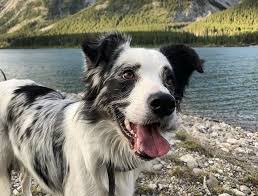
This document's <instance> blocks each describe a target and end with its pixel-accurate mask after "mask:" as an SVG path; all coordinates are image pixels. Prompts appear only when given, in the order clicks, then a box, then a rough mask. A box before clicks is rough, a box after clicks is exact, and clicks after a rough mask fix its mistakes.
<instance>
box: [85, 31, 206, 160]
mask: <svg viewBox="0 0 258 196" xmlns="http://www.w3.org/2000/svg"><path fill="white" fill-rule="evenodd" d="M82 49H83V52H84V54H85V57H86V67H87V70H86V73H85V75H86V77H85V83H86V87H87V89H86V94H85V97H84V99H85V101H86V103H87V104H86V105H87V111H88V112H90V115H88V120H92V121H98V120H103V119H110V120H111V121H113V122H115V124H116V126H117V130H116V131H118V132H119V134H121V138H122V139H125V138H126V140H127V143H128V146H130V148H131V152H132V153H133V154H135V155H137V156H138V157H140V158H143V159H153V158H156V157H160V156H163V155H165V154H166V153H167V152H168V151H169V149H170V145H169V143H168V142H167V140H166V139H165V138H164V137H163V136H162V132H164V131H166V130H170V129H171V128H172V127H173V126H174V122H175V118H176V106H177V103H178V101H180V100H181V99H182V96H183V92H184V89H185V86H186V85H187V83H188V80H189V77H190V75H191V74H192V72H193V71H194V70H197V71H199V72H202V62H201V60H200V59H199V57H198V55H197V54H196V52H195V51H194V50H193V49H191V48H189V47H186V46H165V47H162V48H161V49H160V50H154V49H144V48H132V47H130V39H128V38H127V37H125V36H123V35H121V34H118V33H113V34H109V35H106V36H105V37H103V38H101V39H97V40H94V39H87V40H86V41H85V42H84V43H83V45H82Z"/></svg>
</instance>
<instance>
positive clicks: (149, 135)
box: [117, 111, 170, 160]
mask: <svg viewBox="0 0 258 196" xmlns="http://www.w3.org/2000/svg"><path fill="white" fill-rule="evenodd" d="M118 112H119V111H118ZM117 119H119V120H118V122H119V125H120V128H121V130H122V133H123V134H124V135H125V137H126V138H127V139H128V140H129V143H130V146H131V149H132V150H133V151H134V152H135V154H136V155H137V156H139V157H140V158H142V159H145V160H151V159H154V158H157V157H161V156H164V155H166V154H167V153H168V151H169V150H170V144H169V143H168V141H167V140H166V139H165V138H164V137H162V135H161V134H160V124H159V123H151V124H145V125H142V124H136V123H132V122H130V121H129V120H128V119H126V118H125V117H124V115H122V114H121V112H119V118H117Z"/></svg>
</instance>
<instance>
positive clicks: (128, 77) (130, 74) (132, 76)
mask: <svg viewBox="0 0 258 196" xmlns="http://www.w3.org/2000/svg"><path fill="white" fill-rule="evenodd" d="M123 78H124V79H125V80H134V79H135V74H134V72H133V71H132V70H127V71H124V73H123Z"/></svg>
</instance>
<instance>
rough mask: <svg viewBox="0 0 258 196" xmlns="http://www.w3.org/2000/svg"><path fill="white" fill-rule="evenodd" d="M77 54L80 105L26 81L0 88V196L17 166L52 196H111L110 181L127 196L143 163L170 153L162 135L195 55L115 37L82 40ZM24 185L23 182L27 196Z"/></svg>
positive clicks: (5, 195)
mask: <svg viewBox="0 0 258 196" xmlns="http://www.w3.org/2000/svg"><path fill="white" fill-rule="evenodd" d="M82 49H83V52H84V54H85V57H86V63H87V70H86V71H85V74H84V75H85V76H84V81H85V85H86V91H85V95H84V97H83V98H82V100H80V101H77V100H71V99H68V98H66V97H64V96H63V95H61V94H60V93H58V92H57V91H54V90H52V89H50V88H47V87H44V86H41V85H39V84H37V83H35V82H33V81H31V80H14V79H13V80H7V81H4V82H0V193H1V196H9V195H10V194H11V191H10V171H11V169H12V167H13V165H15V164H17V163H18V164H19V165H21V166H22V167H23V168H25V170H26V171H28V173H29V174H30V175H31V176H33V177H34V178H35V179H36V180H37V182H38V183H39V184H40V186H41V187H42V188H43V189H45V190H46V191H48V192H49V193H52V194H53V195H65V196H72V195H74V194H76V195H78V196H92V195H96V196H107V195H111V194H110V192H111V190H109V189H110V186H111V185H112V183H110V181H111V180H112V181H113V183H114V182H115V183H114V185H113V186H114V187H113V188H112V189H115V195H116V196H132V195H133V193H134V183H135V180H136V178H137V174H138V172H139V170H140V168H141V166H142V165H143V164H144V163H145V161H148V160H151V159H154V158H156V157H161V156H163V155H165V154H167V152H168V151H169V150H170V145H169V143H168V142H167V140H166V139H165V138H164V135H165V133H166V131H170V130H171V129H172V128H173V127H174V125H175V122H176V110H177V105H178V102H180V101H181V99H182V97H183V92H184V89H185V87H186V85H187V83H188V80H189V77H190V76H191V74H192V72H193V71H194V70H197V71H198V72H203V70H202V64H203V62H202V60H200V58H199V56H198V55H197V54H196V52H195V51H194V50H193V49H191V48H189V47H186V46H184V45H176V46H173V45H171V46H165V47H162V48H161V49H160V50H153V49H144V48H132V47H130V39H128V38H127V37H125V36H123V35H121V34H119V33H112V34H108V35H106V36H105V37H103V38H100V39H96V40H94V39H88V40H86V41H85V42H84V43H83V45H82ZM110 168H111V169H110ZM109 171H111V172H109ZM112 172H113V176H112ZM25 173H26V172H25ZM114 180H116V181H114ZM29 182H30V177H29V175H25V178H23V186H25V187H23V188H24V192H25V195H26V196H30V195H31V193H30V191H29V187H30V183H29Z"/></svg>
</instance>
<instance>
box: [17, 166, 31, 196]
mask: <svg viewBox="0 0 258 196" xmlns="http://www.w3.org/2000/svg"><path fill="white" fill-rule="evenodd" d="M20 182H21V186H22V192H23V194H24V196H32V193H31V176H30V174H29V173H28V171H27V170H26V169H25V168H23V169H22V171H21V174H20Z"/></svg>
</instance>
